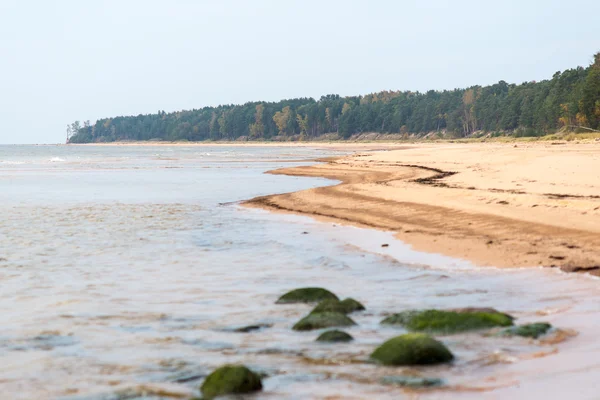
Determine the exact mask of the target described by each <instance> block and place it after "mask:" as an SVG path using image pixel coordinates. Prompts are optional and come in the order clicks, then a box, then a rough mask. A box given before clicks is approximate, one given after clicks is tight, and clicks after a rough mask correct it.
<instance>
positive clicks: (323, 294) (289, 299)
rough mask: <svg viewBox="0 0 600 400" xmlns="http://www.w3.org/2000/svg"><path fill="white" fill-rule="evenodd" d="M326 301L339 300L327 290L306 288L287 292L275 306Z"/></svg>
mask: <svg viewBox="0 0 600 400" xmlns="http://www.w3.org/2000/svg"><path fill="white" fill-rule="evenodd" d="M327 299H334V300H339V299H338V297H337V296H336V295H335V294H333V293H331V292H330V291H329V290H327V289H323V288H318V287H307V288H300V289H295V290H292V291H291V292H287V293H286V294H284V295H283V296H281V297H280V298H279V300H277V304H291V303H316V302H319V301H323V300H327Z"/></svg>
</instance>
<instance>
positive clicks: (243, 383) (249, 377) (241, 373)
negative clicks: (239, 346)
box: [200, 365, 262, 399]
mask: <svg viewBox="0 0 600 400" xmlns="http://www.w3.org/2000/svg"><path fill="white" fill-rule="evenodd" d="M261 389H262V382H261V380H260V376H259V375H258V374H255V373H254V372H252V371H250V370H249V369H248V368H246V367H245V366H243V365H225V366H223V367H220V368H217V369H216V370H215V371H213V372H212V373H211V374H210V375H209V376H208V377H206V380H205V381H204V383H203V384H202V386H201V387H200V391H201V392H202V395H203V396H204V398H205V399H214V398H215V397H217V396H223V395H227V394H240V393H251V392H256V391H259V390H261Z"/></svg>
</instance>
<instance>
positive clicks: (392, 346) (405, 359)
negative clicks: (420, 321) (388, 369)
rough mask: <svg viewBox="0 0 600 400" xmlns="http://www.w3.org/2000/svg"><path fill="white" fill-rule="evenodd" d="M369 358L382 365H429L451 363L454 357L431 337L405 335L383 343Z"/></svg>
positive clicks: (421, 334)
mask: <svg viewBox="0 0 600 400" xmlns="http://www.w3.org/2000/svg"><path fill="white" fill-rule="evenodd" d="M371 358H372V359H374V360H376V361H378V362H380V363H381V364H383V365H431V364H441V363H445V362H449V361H452V360H453V359H454V356H453V355H452V353H451V352H450V350H448V349H447V348H446V346H444V344H443V343H441V342H438V341H437V340H435V339H434V338H432V337H431V336H428V335H425V334H423V333H407V334H405V335H400V336H397V337H395V338H393V339H390V340H388V341H387V342H385V343H383V344H382V345H381V346H379V347H378V348H377V349H375V351H374V352H373V353H372V354H371Z"/></svg>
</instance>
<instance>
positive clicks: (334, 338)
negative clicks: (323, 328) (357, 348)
mask: <svg viewBox="0 0 600 400" xmlns="http://www.w3.org/2000/svg"><path fill="white" fill-rule="evenodd" d="M353 340H354V338H353V337H352V336H350V335H349V334H347V333H346V332H344V331H339V330H337V329H334V330H332V331H327V332H323V333H322V334H321V335H320V336H319V337H318V338H317V342H328V343H336V342H351V341H353Z"/></svg>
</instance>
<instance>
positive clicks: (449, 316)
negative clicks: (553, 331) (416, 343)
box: [381, 310, 513, 334]
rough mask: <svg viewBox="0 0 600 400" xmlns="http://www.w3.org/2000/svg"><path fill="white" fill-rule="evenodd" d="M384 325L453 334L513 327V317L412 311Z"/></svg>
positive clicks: (388, 319) (489, 314)
mask: <svg viewBox="0 0 600 400" xmlns="http://www.w3.org/2000/svg"><path fill="white" fill-rule="evenodd" d="M381 323H382V324H389V325H402V326H404V327H405V328H406V329H408V330H410V331H416V332H430V333H440V334H452V333H459V332H466V331H473V330H480V329H489V328H494V327H498V326H511V325H512V324H513V322H512V317H511V316H509V315H506V314H502V313H494V312H456V311H443V310H424V311H418V310H411V311H404V312H401V313H398V314H394V315H391V316H389V317H387V318H385V319H384V320H383V321H381Z"/></svg>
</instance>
